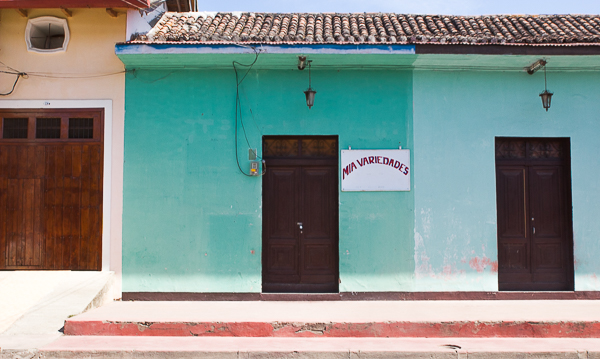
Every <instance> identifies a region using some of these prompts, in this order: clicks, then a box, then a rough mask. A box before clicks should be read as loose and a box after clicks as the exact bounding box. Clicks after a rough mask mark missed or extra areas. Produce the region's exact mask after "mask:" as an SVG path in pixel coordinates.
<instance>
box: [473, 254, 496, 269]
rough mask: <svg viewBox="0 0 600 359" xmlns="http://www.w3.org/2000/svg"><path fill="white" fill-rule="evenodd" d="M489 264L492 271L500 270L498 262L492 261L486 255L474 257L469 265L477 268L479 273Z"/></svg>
mask: <svg viewBox="0 0 600 359" xmlns="http://www.w3.org/2000/svg"><path fill="white" fill-rule="evenodd" d="M488 266H489V267H490V271H491V272H492V273H496V272H498V262H497V261H492V260H491V259H489V258H488V257H486V256H483V257H482V258H479V257H474V258H471V260H470V261H469V267H471V268H472V269H475V270H476V271H477V273H483V271H484V270H485V268H486V267H488Z"/></svg>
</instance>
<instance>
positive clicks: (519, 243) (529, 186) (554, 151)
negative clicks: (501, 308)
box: [496, 138, 573, 290]
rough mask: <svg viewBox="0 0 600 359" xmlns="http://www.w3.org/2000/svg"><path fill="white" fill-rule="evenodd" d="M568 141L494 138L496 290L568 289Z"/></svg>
mask: <svg viewBox="0 0 600 359" xmlns="http://www.w3.org/2000/svg"><path fill="white" fill-rule="evenodd" d="M569 158H570V156H569V141H568V140H567V139H556V138H529V139H523V138H497V139H496V188H497V207H498V272H499V273H498V279H499V288H500V290H572V289H573V259H572V258H573V244H572V224H571V218H572V217H571V191H570V188H571V186H570V175H569V173H570V166H569V163H570V161H569Z"/></svg>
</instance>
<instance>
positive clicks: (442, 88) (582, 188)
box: [413, 65, 600, 291]
mask: <svg viewBox="0 0 600 359" xmlns="http://www.w3.org/2000/svg"><path fill="white" fill-rule="evenodd" d="M413 86H414V94H413V97H414V118H413V123H414V150H413V156H414V163H413V170H414V172H413V175H414V182H413V183H414V195H415V233H414V236H415V248H414V257H415V286H414V289H415V290H417V291H427V290H482V291H495V290H497V289H498V276H497V260H498V254H497V247H496V179H495V160H494V138H495V137H496V136H515V137H525V136H531V137H570V139H571V160H572V164H571V171H572V193H573V231H574V246H575V248H574V258H575V263H574V267H575V289H576V290H600V281H599V280H598V278H597V275H598V274H600V261H599V260H598V258H599V257H600V241H599V239H600V221H599V220H598V218H597V217H598V213H599V211H598V208H599V207H598V206H599V205H598V204H599V203H600V160H599V157H598V153H599V151H598V135H599V134H600V74H599V73H598V72H552V68H551V67H550V65H549V72H548V88H549V90H551V91H554V93H555V95H554V97H553V98H552V107H551V108H550V110H549V111H548V112H545V111H544V109H543V108H542V105H541V101H540V98H539V96H538V94H539V93H540V92H541V91H542V90H543V89H544V78H543V72H542V71H539V72H538V73H536V74H535V75H533V76H531V75H528V74H526V73H525V72H522V71H520V72H517V71H513V72H490V71H470V72H468V71H459V72H452V71H415V72H414V78H413Z"/></svg>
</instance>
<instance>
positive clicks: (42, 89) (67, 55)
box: [0, 9, 127, 292]
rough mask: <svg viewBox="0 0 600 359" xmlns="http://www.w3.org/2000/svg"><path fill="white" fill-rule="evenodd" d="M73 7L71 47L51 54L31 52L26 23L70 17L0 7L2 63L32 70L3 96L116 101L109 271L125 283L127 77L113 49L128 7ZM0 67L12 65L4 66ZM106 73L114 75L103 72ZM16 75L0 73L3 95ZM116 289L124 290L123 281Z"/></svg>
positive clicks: (121, 33)
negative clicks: (108, 9) (112, 11)
mask: <svg viewBox="0 0 600 359" xmlns="http://www.w3.org/2000/svg"><path fill="white" fill-rule="evenodd" d="M69 10H70V11H72V14H73V16H72V17H70V18H67V21H68V24H69V31H70V36H71V39H70V41H69V44H68V47H67V51H66V52H59V53H48V54H41V53H35V52H29V51H27V44H26V42H25V28H26V26H27V21H28V18H29V19H33V18H36V17H39V16H55V17H59V18H65V15H64V14H63V13H62V11H60V10H58V9H28V10H27V12H28V18H24V17H22V16H21V15H19V14H18V13H17V11H16V10H14V9H3V10H1V11H0V61H1V62H3V63H4V64H5V65H7V66H10V67H12V68H14V69H16V70H18V71H21V72H25V73H29V74H31V75H30V76H29V77H28V78H27V79H23V78H22V79H21V80H20V81H19V83H18V85H17V87H16V89H15V91H14V93H13V94H11V95H9V96H2V97H0V100H99V99H102V100H106V99H109V100H112V108H113V113H112V118H113V127H112V129H113V132H112V156H111V157H112V162H111V163H112V168H111V169H112V179H111V182H112V195H111V212H110V213H111V233H110V242H111V246H110V248H111V255H110V258H111V263H110V270H113V271H115V273H116V274H117V283H120V273H121V222H122V221H121V217H122V208H123V206H122V202H123V200H122V198H123V195H122V193H123V118H124V98H125V75H124V73H123V71H124V66H123V63H122V62H121V61H120V60H119V59H118V58H117V56H116V55H115V51H114V47H115V43H117V42H122V41H125V27H126V23H127V18H126V14H125V13H126V11H125V10H118V12H119V15H118V16H117V17H116V18H113V17H110V16H109V15H108V14H107V13H106V10H105V9H69ZM0 70H7V69H6V67H4V65H3V64H0ZM105 74H112V75H109V76H98V75H105ZM44 76H53V77H44ZM66 77H72V78H66ZM73 77H74V78H73ZM14 78H15V77H14V75H7V74H0V92H1V93H6V92H8V91H10V88H11V87H12V84H13V82H14ZM109 145H111V144H109V143H105V146H109ZM105 172H106V169H105ZM117 287H118V289H117V291H118V292H120V284H119V285H118V286H117Z"/></svg>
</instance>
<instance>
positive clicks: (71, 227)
mask: <svg viewBox="0 0 600 359" xmlns="http://www.w3.org/2000/svg"><path fill="white" fill-rule="evenodd" d="M0 121H1V122H0V269H37V270H41V269H58V270H65V269H70V270H100V269H101V265H102V261H101V258H102V256H101V254H102V169H103V143H102V133H103V113H102V110H74V111H73V110H72V111H65V110H62V111H61V110H46V111H31V110H11V111H6V110H5V111H1V112H0Z"/></svg>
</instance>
